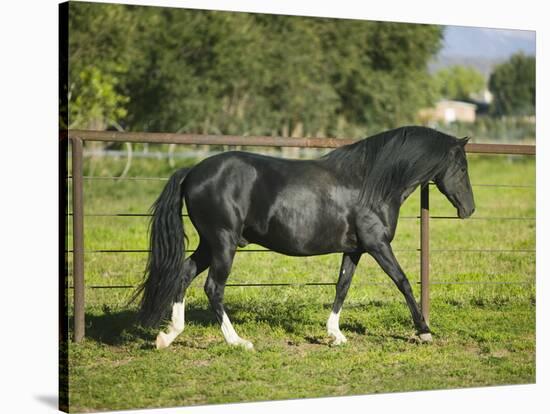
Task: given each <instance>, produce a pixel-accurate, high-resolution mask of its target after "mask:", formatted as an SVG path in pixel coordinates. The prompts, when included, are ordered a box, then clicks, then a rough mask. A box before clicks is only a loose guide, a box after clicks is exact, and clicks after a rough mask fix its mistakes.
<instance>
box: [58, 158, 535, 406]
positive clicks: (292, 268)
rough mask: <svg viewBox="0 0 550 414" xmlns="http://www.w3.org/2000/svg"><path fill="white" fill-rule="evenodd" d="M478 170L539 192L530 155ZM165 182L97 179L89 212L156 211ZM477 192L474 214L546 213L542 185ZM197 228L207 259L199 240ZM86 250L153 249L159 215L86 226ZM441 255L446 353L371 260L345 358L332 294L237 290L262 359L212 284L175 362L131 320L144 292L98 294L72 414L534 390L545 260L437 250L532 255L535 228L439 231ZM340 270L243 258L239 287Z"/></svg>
mask: <svg viewBox="0 0 550 414" xmlns="http://www.w3.org/2000/svg"><path fill="white" fill-rule="evenodd" d="M469 159H470V175H471V177H472V182H473V183H474V184H495V183H500V184H516V185H534V183H535V163H534V160H533V159H532V158H528V157H525V158H523V157H520V158H510V157H503V156H494V157H488V156H470V157H469ZM92 164H93V165H92ZM122 166H123V163H122V161H116V160H97V161H94V162H90V160H89V159H87V160H86V171H90V169H93V170H94V174H96V175H105V176H109V175H112V174H116V173H117V172H120V171H121V170H122ZM170 171H171V169H170V168H169V167H168V166H167V165H166V164H165V163H164V162H162V161H151V160H134V170H132V171H131V174H132V175H140V176H158V175H162V176H166V175H168V174H169V172H170ZM87 173H88V172H87ZM163 184H164V183H163V182H157V181H123V182H112V181H108V180H95V181H91V180H86V182H85V206H86V213H88V214H89V213H102V212H105V213H107V212H109V213H111V212H135V213H138V212H140V213H141V212H146V211H147V209H148V208H149V206H150V205H151V203H152V202H153V201H154V199H155V198H156V197H157V195H158V193H159V191H160V190H161V188H162V186H163ZM474 193H475V198H476V205H477V210H476V213H475V215H474V217H479V218H481V217H491V216H492V217H524V218H533V217H535V189H534V188H532V187H531V188H529V187H527V188H496V187H474ZM430 205H431V214H432V215H434V216H439V215H442V216H447V215H454V214H456V213H455V211H454V209H453V208H452V206H451V205H450V204H449V203H448V202H447V201H446V200H445V199H444V197H443V196H442V195H441V194H439V193H438V192H437V190H436V189H435V187H432V189H431V199H430ZM418 206H419V194H418V192H416V193H415V194H413V195H412V196H411V198H410V199H409V200H408V201H407V202H406V203H405V205H404V206H403V208H402V211H401V216H402V217H403V218H402V219H401V220H400V223H399V227H398V231H397V235H396V239H395V241H394V243H393V246H394V249H395V250H396V256H397V257H398V259H399V260H400V262H401V264H402V267H403V268H404V270H405V271H406V272H407V274H408V275H409V280H410V281H411V283H412V284H413V288H414V290H415V294H416V296H417V298H418V297H419V285H418V283H417V282H418V280H419V254H418V252H416V251H409V249H416V248H417V247H418V245H419V238H418V234H419V222H418V220H417V219H415V218H411V219H406V218H404V217H405V216H416V215H418V209H419V207H418ZM186 225H187V227H186V231H187V232H188V234H189V236H190V247H191V248H193V247H194V246H196V244H197V237H196V233H195V232H194V229H193V227H192V226H191V225H190V224H189V223H186ZM68 237H69V241H70V234H69V236H68ZM257 247H258V246H249V248H257ZM85 248H86V249H89V250H93V249H141V248H147V218H135V217H134V218H129V217H128V218H127V217H116V218H113V217H86V221H85ZM431 248H432V250H433V252H432V254H431V278H432V281H433V282H434V284H432V285H431V299H432V301H431V320H430V325H431V328H432V330H433V332H434V343H433V344H420V343H418V342H417V341H416V339H415V335H414V333H415V332H414V328H413V324H412V321H411V318H410V315H409V312H408V309H407V307H406V305H405V304H404V300H403V298H402V296H401V295H400V293H399V292H398V291H397V289H396V288H395V287H394V286H393V285H392V284H390V283H389V278H388V277H387V276H386V275H385V274H383V272H382V271H381V270H380V269H379V268H378V266H377V265H376V264H375V263H374V260H373V259H372V258H370V257H368V256H364V257H363V258H362V260H361V263H360V265H359V266H358V269H357V272H356V275H355V277H354V281H353V284H352V287H351V289H350V293H349V295H348V298H347V300H346V303H345V304H344V309H343V312H342V316H341V329H342V331H343V333H344V334H345V335H346V336H347V338H348V343H347V344H346V345H345V346H343V347H330V346H329V344H330V341H329V338H328V337H327V335H326V332H325V323H326V318H327V317H328V314H329V313H330V307H331V304H332V300H333V296H334V287H331V286H328V287H271V288H256V287H248V288H243V287H228V288H227V289H226V299H225V302H226V306H227V309H228V313H229V315H230V317H231V318H232V320H233V324H234V326H235V328H236V330H237V332H239V334H240V335H241V336H242V337H244V338H246V339H249V340H251V341H252V342H253V343H254V345H255V350H254V351H252V352H247V351H245V350H242V349H235V348H231V347H229V346H227V345H226V344H225V343H224V341H223V337H222V335H221V332H220V329H219V326H218V325H217V323H216V322H215V319H214V316H213V313H212V312H211V311H210V310H209V308H208V305H207V300H206V298H205V295H204V293H203V291H202V285H203V283H204V280H205V275H201V276H200V277H198V278H197V279H196V280H195V281H194V282H193V284H192V286H191V288H190V289H189V291H188V295H187V298H188V299H187V310H186V319H187V325H186V328H185V331H184V333H183V334H182V335H181V336H180V337H179V338H178V339H176V341H175V342H174V344H173V345H172V346H171V347H170V348H168V349H166V350H163V351H156V350H154V349H153V348H152V343H153V341H154V337H155V335H156V332H154V331H150V330H144V329H141V328H137V327H136V326H135V325H134V324H133V318H134V317H135V310H136V309H135V306H127V305H126V301H127V300H128V298H129V296H130V293H131V291H129V290H128V289H87V290H86V318H87V325H86V329H87V331H86V333H87V338H86V340H85V341H84V342H83V343H81V344H78V345H74V344H71V345H70V348H69V374H70V379H69V390H70V395H69V397H70V405H71V410H72V411H95V410H107V409H131V408H138V407H167V406H181V405H194V404H212V403H226V402H237V401H259V400H270V399H287V398H303V397H319V396H338V395H354V394H366V393H379V392H394V391H408V390H428V389H448V388H458V387H472V386H484V385H497V384H522V383H532V382H534V381H535V285H534V281H535V256H534V254H533V253H531V252H523V253H517V252H516V253H504V252H503V253H479V252H477V253H467V252H437V251H435V250H436V249H457V250H460V249H507V250H512V249H513V250H516V249H521V250H533V249H535V221H534V220H495V219H491V220H474V219H472V220H465V221H461V220H432V221H431ZM69 260H70V257H69ZM145 260H146V255H144V254H138V253H128V254H99V253H96V254H92V253H90V254H86V257H85V271H86V273H85V274H86V283H87V285H90V286H91V285H120V284H136V283H137V282H138V281H139V279H140V277H141V274H142V272H143V268H144V264H145ZM339 261H340V257H339V255H327V256H321V257H313V258H291V257H286V256H282V255H277V254H274V253H238V254H237V256H236V259H235V264H234V267H233V271H232V274H231V276H230V279H229V283H246V282H262V281H263V282H297V281H327V282H334V281H335V280H336V278H337V272H338V268H339ZM69 264H70V263H69ZM435 282H437V283H435ZM441 282H461V284H444V283H441ZM477 282H483V283H477ZM487 282H490V283H487ZM503 282H505V283H503ZM510 282H513V283H510ZM70 284H72V281H71V280H70ZM71 293H72V292H70V291H69V292H68V294H69V296H70V295H71Z"/></svg>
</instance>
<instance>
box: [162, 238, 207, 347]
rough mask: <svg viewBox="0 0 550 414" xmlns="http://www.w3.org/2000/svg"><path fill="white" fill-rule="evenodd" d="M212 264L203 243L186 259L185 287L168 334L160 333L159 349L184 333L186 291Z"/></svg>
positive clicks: (180, 293)
mask: <svg viewBox="0 0 550 414" xmlns="http://www.w3.org/2000/svg"><path fill="white" fill-rule="evenodd" d="M209 264H210V251H209V249H208V247H207V246H206V245H205V244H204V243H201V244H199V247H198V248H197V250H196V251H195V252H194V253H193V254H192V255H191V256H189V257H188V258H187V259H185V262H184V264H183V272H184V277H183V286H182V289H181V290H180V291H178V292H177V293H176V296H175V299H174V305H172V318H171V321H170V324H169V325H168V329H167V330H166V332H163V331H160V332H159V334H158V335H157V339H156V347H157V349H162V348H166V347H167V346H169V345H170V344H171V343H172V342H173V341H174V339H176V337H177V336H178V335H179V334H180V333H182V332H183V328H184V327H185V291H186V290H187V288H188V287H189V285H190V284H191V282H192V281H193V279H195V278H196V277H197V276H198V275H199V274H201V273H202V272H203V271H204V270H205V269H206V268H207V267H208V266H209Z"/></svg>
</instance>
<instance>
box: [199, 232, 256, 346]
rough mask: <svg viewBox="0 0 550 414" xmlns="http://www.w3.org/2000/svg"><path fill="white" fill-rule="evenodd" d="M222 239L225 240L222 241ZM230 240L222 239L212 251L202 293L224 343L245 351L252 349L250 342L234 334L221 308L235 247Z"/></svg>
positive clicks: (228, 238) (222, 307)
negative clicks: (214, 315)
mask: <svg viewBox="0 0 550 414" xmlns="http://www.w3.org/2000/svg"><path fill="white" fill-rule="evenodd" d="M224 238H225V239H227V240H223V239H224ZM230 239H231V238H230V237H229V236H227V237H222V243H220V244H221V246H217V248H216V249H213V250H212V263H211V264H210V269H209V270H208V278H207V279H206V283H205V285H204V291H205V292H206V296H208V300H209V301H210V305H211V306H212V309H213V310H214V313H215V314H216V319H217V320H218V322H219V323H220V325H221V329H222V333H223V336H224V338H225V341H226V342H227V343H228V344H230V345H240V346H243V347H245V348H246V349H252V348H253V345H252V342H250V341H247V340H246V339H243V338H241V337H240V336H239V335H238V334H237V332H235V329H234V328H233V325H232V324H231V321H230V320H229V317H228V316H227V313H226V312H225V309H224V306H223V295H224V290H225V283H226V282H227V278H228V276H229V272H230V271H231V265H232V264H233V257H234V255H235V247H236V246H235V245H234V244H233V243H232V242H230V241H229V240H230Z"/></svg>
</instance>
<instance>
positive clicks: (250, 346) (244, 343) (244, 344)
mask: <svg viewBox="0 0 550 414" xmlns="http://www.w3.org/2000/svg"><path fill="white" fill-rule="evenodd" d="M238 345H240V346H242V347H243V348H244V349H247V350H249V351H251V350H253V349H254V345H253V344H252V342H250V341H247V340H243V341H242V342H241V343H239V344H238Z"/></svg>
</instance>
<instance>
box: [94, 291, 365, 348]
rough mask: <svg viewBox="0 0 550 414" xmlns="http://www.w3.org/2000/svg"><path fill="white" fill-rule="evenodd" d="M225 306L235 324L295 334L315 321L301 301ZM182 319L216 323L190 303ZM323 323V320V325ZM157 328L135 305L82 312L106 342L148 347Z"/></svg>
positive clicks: (360, 328) (348, 325) (357, 327)
mask: <svg viewBox="0 0 550 414" xmlns="http://www.w3.org/2000/svg"><path fill="white" fill-rule="evenodd" d="M228 308H229V309H228V313H229V315H230V318H231V320H232V321H233V323H234V324H236V325H239V324H245V323H264V324H266V325H269V326H271V327H278V328H281V329H283V330H284V331H285V332H288V333H289V334H298V335H303V334H304V328H305V327H306V326H308V325H309V326H314V327H317V326H318V325H319V320H318V318H317V317H316V315H315V312H312V310H311V308H310V307H308V306H307V304H304V303H269V304H267V303H262V304H259V303H257V302H251V303H246V304H236V303H232V304H231V305H230V306H228ZM319 311H321V310H319ZM319 311H318V312H319ZM185 319H186V321H188V322H189V323H191V324H193V325H200V326H203V327H211V326H216V327H217V326H218V322H217V321H216V318H215V316H214V313H213V312H212V311H211V310H210V309H209V308H208V307H205V306H204V305H202V306H201V305H199V306H194V305H192V304H190V305H189V306H188V308H187V309H186V310H185ZM324 323H325V322H324V321H323V322H322V325H323V327H324ZM341 328H342V329H343V330H344V331H348V332H354V333H356V334H360V335H365V334H366V333H367V330H366V328H365V326H364V325H363V324H361V323H360V322H358V321H350V322H344V323H343V324H342V325H341ZM158 331H159V328H155V329H153V328H143V327H141V326H140V325H139V324H138V323H137V310H136V309H121V310H113V309H110V308H108V307H104V308H103V312H101V313H98V312H97V310H96V311H95V312H87V313H86V337H87V338H89V339H92V340H95V341H97V342H100V343H104V344H107V345H122V344H128V343H139V342H143V346H146V347H149V346H150V344H151V342H152V341H154V339H155V337H156V335H157V334H158Z"/></svg>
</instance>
